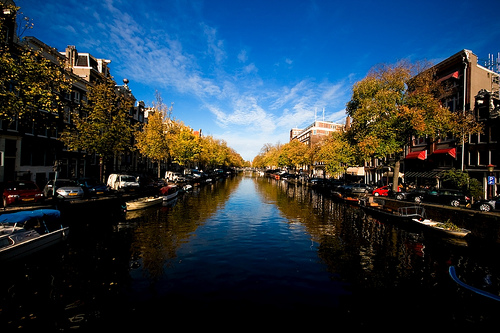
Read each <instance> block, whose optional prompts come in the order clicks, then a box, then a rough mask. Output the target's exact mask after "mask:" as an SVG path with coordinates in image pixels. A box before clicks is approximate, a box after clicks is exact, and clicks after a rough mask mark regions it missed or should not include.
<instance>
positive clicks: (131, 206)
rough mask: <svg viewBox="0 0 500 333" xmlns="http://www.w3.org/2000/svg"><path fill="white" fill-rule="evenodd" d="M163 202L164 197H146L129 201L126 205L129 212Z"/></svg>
mask: <svg viewBox="0 0 500 333" xmlns="http://www.w3.org/2000/svg"><path fill="white" fill-rule="evenodd" d="M162 202H163V198H162V197H145V198H139V199H135V200H131V201H127V202H126V203H125V204H126V205H127V210H137V209H143V208H147V207H151V206H154V205H158V204H161V203H162Z"/></svg>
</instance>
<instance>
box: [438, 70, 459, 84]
mask: <svg viewBox="0 0 500 333" xmlns="http://www.w3.org/2000/svg"><path fill="white" fill-rule="evenodd" d="M458 77H459V74H458V71H456V72H453V73H451V74H448V75H446V76H443V77H442V78H440V79H439V80H437V82H441V81H444V80H448V79H451V78H454V79H458Z"/></svg>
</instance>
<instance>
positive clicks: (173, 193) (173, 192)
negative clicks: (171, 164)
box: [160, 185, 179, 201]
mask: <svg viewBox="0 0 500 333" xmlns="http://www.w3.org/2000/svg"><path fill="white" fill-rule="evenodd" d="M160 194H161V196H162V198H163V201H169V200H172V199H173V198H175V197H177V195H178V194H179V187H178V186H176V185H167V186H164V187H162V188H161V189H160Z"/></svg>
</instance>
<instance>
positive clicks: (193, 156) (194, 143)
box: [168, 122, 202, 166]
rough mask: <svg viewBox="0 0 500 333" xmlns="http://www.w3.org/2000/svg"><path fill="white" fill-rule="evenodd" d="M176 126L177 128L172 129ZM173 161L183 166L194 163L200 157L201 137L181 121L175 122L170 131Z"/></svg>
mask: <svg viewBox="0 0 500 333" xmlns="http://www.w3.org/2000/svg"><path fill="white" fill-rule="evenodd" d="M173 128H175V130H172V129H173ZM168 136H169V140H168V141H169V143H170V147H169V148H170V154H171V158H172V162H175V163H178V164H179V165H182V166H189V165H194V163H195V162H197V161H198V160H199V158H200V153H201V149H202V148H201V138H200V137H199V136H198V135H195V134H194V133H193V130H192V129H191V128H189V127H187V126H185V125H184V124H183V123H181V122H174V123H173V125H172V126H171V130H170V131H169V135H168Z"/></svg>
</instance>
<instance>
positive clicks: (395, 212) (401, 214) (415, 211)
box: [359, 197, 425, 221]
mask: <svg viewBox="0 0 500 333" xmlns="http://www.w3.org/2000/svg"><path fill="white" fill-rule="evenodd" d="M359 205H360V206H361V207H363V208H364V209H365V210H366V211H368V212H370V213H373V214H374V215H378V216H384V217H387V218H391V219H396V220H400V221H403V220H404V221H410V220H412V219H421V218H424V217H425V208H424V207H422V206H404V207H398V208H397V209H392V208H388V207H386V206H385V205H384V200H383V199H375V200H374V199H373V197H368V198H362V199H361V200H359Z"/></svg>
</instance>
